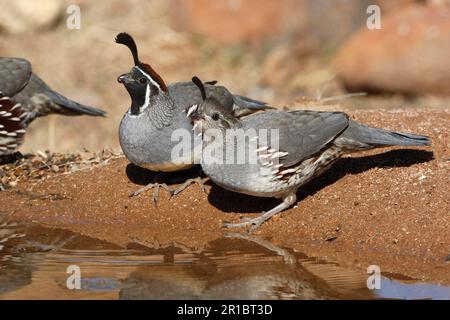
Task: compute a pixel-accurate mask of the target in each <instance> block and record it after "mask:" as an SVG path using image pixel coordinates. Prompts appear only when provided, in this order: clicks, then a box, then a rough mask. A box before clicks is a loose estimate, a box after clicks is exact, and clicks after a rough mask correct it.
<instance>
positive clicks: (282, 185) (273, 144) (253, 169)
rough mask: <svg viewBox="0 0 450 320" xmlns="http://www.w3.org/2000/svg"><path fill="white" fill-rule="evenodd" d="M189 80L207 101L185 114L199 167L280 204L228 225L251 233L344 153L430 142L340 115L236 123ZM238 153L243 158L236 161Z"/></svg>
mask: <svg viewBox="0 0 450 320" xmlns="http://www.w3.org/2000/svg"><path fill="white" fill-rule="evenodd" d="M193 81H194V83H195V84H196V85H197V86H198V87H199V90H200V92H202V94H203V97H205V100H204V101H203V102H202V103H201V104H200V105H194V106H192V107H191V108H189V110H188V112H187V113H188V115H189V117H190V118H191V119H192V120H193V121H194V123H195V129H196V130H197V132H198V133H199V134H201V136H202V139H203V152H202V160H201V166H202V169H203V171H204V172H205V174H206V175H208V176H209V177H210V178H211V180H212V181H213V182H215V183H216V184H217V185H219V186H221V187H223V188H225V189H227V190H230V191H234V192H238V193H243V194H248V195H252V196H259V197H275V198H279V199H281V200H282V202H281V203H280V204H279V205H277V206H276V207H275V208H273V209H272V210H269V211H267V212H265V213H262V214H261V215H260V216H258V217H256V218H253V219H247V220H245V221H242V222H240V223H235V224H225V226H226V227H244V226H251V229H250V231H252V230H255V229H256V228H258V227H259V226H261V224H263V223H264V222H265V221H266V220H267V219H269V218H270V217H272V216H273V215H276V214H278V213H280V212H281V211H283V210H285V209H287V208H289V207H291V206H292V205H294V203H295V202H296V193H297V190H298V189H299V188H300V187H301V186H302V185H304V184H305V183H307V182H308V181H310V180H311V179H313V178H315V177H317V176H318V175H320V174H321V173H323V172H324V171H326V170H327V169H329V168H330V166H331V165H332V164H333V163H334V162H335V161H336V160H337V159H339V158H340V157H341V156H342V155H343V154H345V153H352V152H356V151H361V150H368V149H372V148H376V147H385V146H394V145H398V146H427V145H429V144H430V139H429V138H428V137H426V136H421V135H415V134H409V133H399V132H393V131H388V130H383V129H377V128H371V127H368V126H365V125H363V124H361V123H358V122H356V121H353V120H350V119H349V118H348V116H347V114H345V113H342V112H316V111H289V112H285V111H267V112H263V113H256V114H253V115H250V116H248V117H246V118H244V119H238V118H236V117H235V116H233V114H232V113H231V112H230V111H228V110H227V109H226V108H224V107H223V106H222V105H221V103H220V102H219V101H217V100H216V99H215V98H214V97H211V96H207V92H205V88H204V86H203V85H202V83H201V81H199V80H198V79H196V78H194V79H193ZM269 133H270V134H269ZM239 134H241V135H242V134H243V135H245V136H244V138H245V139H242V136H239ZM236 137H238V139H239V137H240V138H241V139H240V141H239V140H237V139H236ZM229 147H231V149H229ZM230 150H231V151H230ZM239 155H244V156H245V157H244V158H242V157H241V158H240V159H239V158H238V156H239ZM242 159H244V160H245V161H243V160H242ZM252 160H253V161H252Z"/></svg>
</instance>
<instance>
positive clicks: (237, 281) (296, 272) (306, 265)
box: [0, 222, 450, 299]
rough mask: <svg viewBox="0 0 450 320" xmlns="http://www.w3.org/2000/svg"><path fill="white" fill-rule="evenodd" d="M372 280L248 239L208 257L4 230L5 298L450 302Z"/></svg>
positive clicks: (223, 242)
mask: <svg viewBox="0 0 450 320" xmlns="http://www.w3.org/2000/svg"><path fill="white" fill-rule="evenodd" d="M68 268H69V271H72V272H73V270H74V269H73V268H75V269H77V268H79V269H77V270H79V271H80V275H81V276H80V278H79V279H80V281H79V284H80V290H69V289H68V287H67V279H68V278H69V277H71V276H76V274H77V273H76V272H75V273H74V274H72V273H67V271H68ZM367 276H368V275H367V274H359V273H357V272H355V271H351V270H348V269H344V268H341V267H339V266H338V265H335V264H330V263H321V262H320V261H317V260H314V259H310V258H308V257H306V256H304V255H302V254H300V253H296V252H293V251H291V250H287V249H284V248H280V247H278V246H276V245H274V244H272V243H271V242H269V241H266V240H264V239H261V238H256V237H250V236H247V235H241V234H229V235H227V236H226V237H225V238H222V239H220V240H215V241H212V242H210V243H209V244H208V246H207V248H206V249H204V250H202V251H194V250H191V249H189V248H187V247H185V246H183V245H181V244H173V245H171V246H167V247H158V248H151V247H148V246H146V245H143V244H141V243H132V244H130V245H129V246H128V247H127V248H126V249H123V248H120V247H118V246H116V245H114V244H111V243H107V242H104V241H101V240H98V239H94V238H89V237H86V236H82V235H79V234H76V233H73V232H70V231H66V230H60V229H51V228H44V227H40V226H35V225H28V226H23V225H19V224H16V223H11V222H10V223H3V224H1V223H0V299H237V298H239V299H380V298H393V299H450V287H443V286H438V285H433V284H423V283H415V282H413V281H403V280H402V281H400V280H395V279H392V278H387V277H382V279H381V289H379V290H369V289H368V288H367V285H366V282H367ZM70 279H71V280H74V279H75V278H73V277H72V278H70ZM69 283H70V284H72V285H74V284H76V283H77V282H76V281H75V280H74V281H69Z"/></svg>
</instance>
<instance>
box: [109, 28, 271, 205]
mask: <svg viewBox="0 0 450 320" xmlns="http://www.w3.org/2000/svg"><path fill="white" fill-rule="evenodd" d="M116 42H117V43H119V44H123V45H125V46H127V47H128V48H129V49H130V51H131V53H132V55H133V60H134V67H133V68H132V69H131V71H130V72H128V73H126V74H123V75H121V76H119V78H118V82H119V83H122V84H123V85H124V86H125V88H126V89H127V91H128V93H129V94H130V97H131V107H130V108H129V109H128V111H127V112H126V113H125V115H124V117H123V119H122V121H121V123H120V129H119V137H120V144H121V147H122V150H123V152H124V154H125V156H126V157H127V158H128V160H130V162H132V163H133V164H135V165H137V166H139V167H142V168H145V169H149V170H152V171H157V172H163V173H164V172H174V171H181V170H185V169H189V168H191V167H192V166H193V165H194V163H195V162H196V160H195V157H196V155H197V154H198V152H196V151H195V150H199V149H198V147H199V146H201V140H200V139H198V138H197V137H193V138H192V139H193V140H192V150H191V153H189V154H186V155H185V158H183V159H176V161H175V160H174V159H173V157H172V150H173V148H174V147H175V146H176V145H177V143H178V141H173V140H172V133H173V132H174V130H177V129H185V130H187V132H189V135H191V132H192V124H191V121H189V120H188V119H187V118H186V114H185V110H186V108H187V107H188V106H190V105H193V104H198V103H201V102H202V97H201V95H200V92H199V91H198V89H197V87H196V86H195V85H194V84H193V83H192V82H191V81H189V82H177V83H173V84H169V85H166V84H165V82H164V80H163V79H162V78H161V76H160V75H159V74H157V73H156V72H155V70H154V69H153V68H152V67H151V66H150V65H148V64H145V63H143V62H141V61H140V60H139V56H138V50H137V47H136V43H135V41H134V39H133V38H132V37H131V36H130V35H129V34H127V33H120V34H118V35H117V37H116ZM205 90H206V91H207V92H208V94H209V95H210V96H212V97H214V98H215V99H217V100H218V101H220V104H221V105H222V106H223V108H225V109H226V110H228V111H229V112H231V113H233V115H235V116H237V117H242V116H245V115H248V114H251V113H254V112H257V111H261V110H265V109H268V108H270V107H269V106H267V105H266V104H265V103H263V102H260V101H256V100H252V99H249V98H246V97H242V96H238V95H232V94H231V93H230V92H229V91H228V90H227V89H226V88H225V87H222V86H217V85H215V82H208V83H206V84H205ZM196 148H197V149H196ZM197 163H198V162H197ZM190 182H199V180H198V179H191V180H190V181H188V182H187V183H185V184H183V187H182V188H184V187H186V186H187V185H188V184H189V183H190ZM160 187H163V188H164V189H166V190H167V191H169V192H171V191H170V190H169V189H168V187H167V185H165V184H163V183H161V184H160V183H156V178H155V180H154V183H151V184H149V185H147V186H146V187H144V188H141V189H140V190H138V191H136V192H134V193H132V194H131V196H135V195H138V194H140V193H142V192H144V191H146V190H148V189H150V188H155V191H154V194H153V200H154V201H156V198H157V196H158V192H159V188H160ZM182 188H181V189H178V190H176V193H178V192H180V191H181V190H182Z"/></svg>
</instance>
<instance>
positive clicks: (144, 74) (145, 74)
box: [135, 66, 161, 90]
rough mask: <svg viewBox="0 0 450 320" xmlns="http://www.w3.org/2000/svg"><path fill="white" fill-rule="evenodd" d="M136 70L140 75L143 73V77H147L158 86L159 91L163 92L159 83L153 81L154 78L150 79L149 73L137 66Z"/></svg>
mask: <svg viewBox="0 0 450 320" xmlns="http://www.w3.org/2000/svg"><path fill="white" fill-rule="evenodd" d="M135 68H136V69H138V70H139V72H140V73H142V75H143V76H144V77H146V78H147V79H148V80H150V82H151V83H152V84H153V85H154V86H156V87H157V88H158V89H159V90H161V87H160V86H159V84H158V82H156V81H155V80H153V78H152V77H150V76H149V75H148V74H147V73H145V72H144V71H143V70H142V69H141V68H139V67H138V66H135Z"/></svg>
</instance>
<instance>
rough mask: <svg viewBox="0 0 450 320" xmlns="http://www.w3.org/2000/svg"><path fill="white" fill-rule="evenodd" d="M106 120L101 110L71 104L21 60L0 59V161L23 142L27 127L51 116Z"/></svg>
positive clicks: (28, 64)
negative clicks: (40, 118)
mask: <svg viewBox="0 0 450 320" xmlns="http://www.w3.org/2000/svg"><path fill="white" fill-rule="evenodd" d="M52 113H55V114H63V115H69V116H75V115H89V116H104V115H105V112H104V111H103V110H100V109H96V108H93V107H88V106H85V105H82V104H79V103H77V102H75V101H72V100H70V99H68V98H66V97H64V96H62V95H60V94H59V93H57V92H55V91H53V90H52V89H51V88H50V87H49V86H48V85H47V84H45V82H44V81H42V80H41V79H40V78H39V77H38V76H37V75H35V74H34V73H33V72H32V71H31V64H30V62H28V61H27V60H25V59H21V58H0V158H3V157H8V156H10V155H11V154H13V153H14V152H15V150H16V149H17V148H18V147H19V145H20V144H21V143H22V142H23V138H24V135H25V133H26V129H27V126H28V124H29V123H30V122H31V121H33V120H34V119H36V118H37V117H42V116H46V115H48V114H52Z"/></svg>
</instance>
